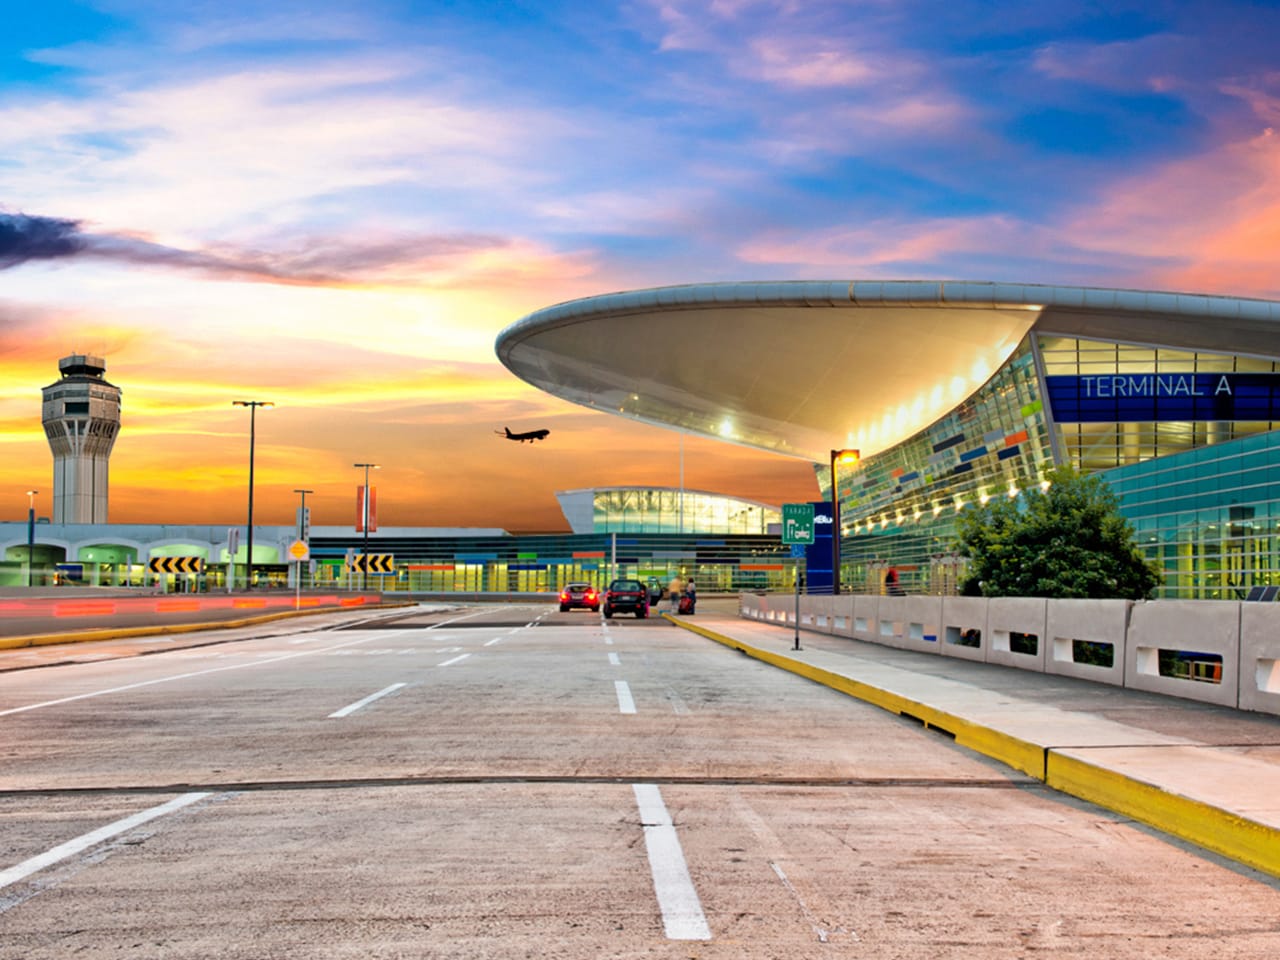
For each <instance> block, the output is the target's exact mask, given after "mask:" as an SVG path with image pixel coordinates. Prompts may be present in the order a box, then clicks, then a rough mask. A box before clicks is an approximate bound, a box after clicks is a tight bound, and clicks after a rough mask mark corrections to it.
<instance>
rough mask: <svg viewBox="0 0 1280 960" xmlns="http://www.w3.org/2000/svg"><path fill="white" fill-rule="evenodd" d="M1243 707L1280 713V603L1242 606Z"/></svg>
mask: <svg viewBox="0 0 1280 960" xmlns="http://www.w3.org/2000/svg"><path fill="white" fill-rule="evenodd" d="M1240 709H1242V710H1257V711H1259V712H1260V713H1274V714H1280V603H1242V604H1241V605H1240Z"/></svg>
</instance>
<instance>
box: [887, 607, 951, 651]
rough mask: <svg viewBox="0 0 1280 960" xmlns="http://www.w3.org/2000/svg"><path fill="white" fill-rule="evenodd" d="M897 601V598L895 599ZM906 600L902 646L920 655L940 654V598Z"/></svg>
mask: <svg viewBox="0 0 1280 960" xmlns="http://www.w3.org/2000/svg"><path fill="white" fill-rule="evenodd" d="M895 599H897V598H895ZM904 599H905V600H906V630H905V632H904V634H903V637H902V646H903V647H904V648H905V649H907V650H918V651H920V652H921V653H941V647H942V643H941V640H940V637H939V634H940V633H941V632H942V598H941V597H928V596H910V597H905V598H904Z"/></svg>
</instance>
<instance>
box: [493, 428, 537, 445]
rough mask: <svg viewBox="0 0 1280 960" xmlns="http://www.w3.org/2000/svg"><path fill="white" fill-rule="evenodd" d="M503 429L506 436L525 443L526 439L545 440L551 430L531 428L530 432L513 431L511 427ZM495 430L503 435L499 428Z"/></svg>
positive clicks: (499, 434)
mask: <svg viewBox="0 0 1280 960" xmlns="http://www.w3.org/2000/svg"><path fill="white" fill-rule="evenodd" d="M502 429H503V430H505V431H506V437H507V439H508V440H519V441H520V442H521V443H524V442H525V441H526V440H528V441H530V442H532V441H534V440H545V439H546V438H547V434H549V433H550V432H551V431H550V430H530V431H529V432H528V433H512V432H511V428H510V427H503V428H502ZM493 432H494V433H497V434H498V436H502V434H501V433H498V431H497V430H495V431H493Z"/></svg>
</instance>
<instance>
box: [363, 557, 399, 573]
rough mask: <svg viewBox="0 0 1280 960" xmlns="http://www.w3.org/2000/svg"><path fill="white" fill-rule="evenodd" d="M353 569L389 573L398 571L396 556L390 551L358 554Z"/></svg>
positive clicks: (364, 571)
mask: <svg viewBox="0 0 1280 960" xmlns="http://www.w3.org/2000/svg"><path fill="white" fill-rule="evenodd" d="M354 561H355V562H354V564H353V566H352V569H353V570H355V571H356V572H357V573H375V574H388V573H395V572H396V558H395V555H394V554H390V553H370V554H357V555H356V556H355V558H354Z"/></svg>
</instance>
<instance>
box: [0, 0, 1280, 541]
mask: <svg viewBox="0 0 1280 960" xmlns="http://www.w3.org/2000/svg"><path fill="white" fill-rule="evenodd" d="M0 6H2V8H3V14H4V27H3V29H0V520H3V519H11V520H19V519H25V517H26V509H27V497H26V493H25V491H26V490H28V489H31V488H36V489H39V490H41V491H42V493H41V494H40V496H38V497H37V499H36V505H37V512H38V513H39V514H40V515H47V514H48V512H49V502H50V501H49V496H48V495H49V493H50V491H51V487H52V458H51V455H50V453H49V448H48V444H47V442H46V441H45V438H44V434H43V431H42V429H41V426H40V388H41V387H44V386H47V385H48V384H50V383H52V382H53V381H55V380H56V379H57V377H58V372H57V361H58V358H59V357H61V356H65V355H67V354H70V353H74V352H80V353H94V354H99V355H102V356H104V357H105V358H106V361H107V378H108V379H109V380H110V381H111V382H112V383H115V384H116V385H118V386H119V387H121V388H122V389H123V391H124V396H123V427H122V430H121V435H120V438H119V440H118V441H117V442H116V446H115V452H114V454H113V456H112V460H111V515H110V518H111V520H112V521H113V522H118V523H128V522H132V523H166V522H167V523H179V522H198V523H211V524H214V523H216V524H233V523H237V522H241V523H242V522H243V517H244V514H245V506H246V504H245V500H246V482H247V473H248V433H249V414H248V412H247V411H246V410H245V409H244V408H240V407H233V406H232V401H233V400H239V399H258V400H269V401H274V402H275V403H276V406H275V407H273V408H269V409H264V410H261V411H259V413H258V417H257V477H256V481H257V482H256V497H255V520H257V522H259V523H264V524H271V523H280V524H284V523H291V522H292V520H293V510H294V508H295V507H296V506H297V503H298V497H297V495H296V494H294V493H293V492H292V491H293V490H294V489H295V488H310V489H313V490H315V491H316V492H315V493H314V494H312V495H310V496H309V497H308V503H309V505H311V506H312V507H313V523H316V524H345V523H348V522H350V521H351V520H352V519H353V515H354V512H355V509H354V504H355V495H354V487H355V485H356V484H357V483H358V482H360V480H361V479H362V476H363V474H362V472H361V471H358V470H356V469H354V468H353V467H352V464H353V463H356V462H366V461H368V462H378V463H381V464H383V465H384V469H382V470H381V471H379V472H378V474H377V475H376V484H377V487H378V502H379V515H380V522H381V524H382V525H384V526H482V527H504V528H506V529H508V530H512V531H536V530H563V529H567V525H566V523H565V522H564V520H563V517H562V515H561V514H560V510H559V507H558V504H557V503H556V501H555V496H554V495H555V492H556V491H558V490H566V489H576V488H582V487H591V486H607V485H615V484H654V485H671V486H674V485H677V484H678V483H679V470H680V456H679V449H680V443H679V439H678V436H677V435H676V434H675V433H672V432H670V431H666V430H662V429H659V428H656V427H647V426H644V425H639V424H635V423H631V422H627V421H623V420H621V419H617V418H613V417H610V416H607V415H604V414H599V413H594V412H591V411H588V410H586V409H584V408H579V407H576V406H573V405H571V404H568V403H566V402H564V401H560V400H556V399H553V398H551V397H549V396H547V395H545V394H542V393H540V392H538V391H536V390H534V389H533V388H532V387H529V386H527V385H525V384H524V383H523V382H521V381H519V380H517V379H516V378H515V377H513V376H512V375H511V374H509V373H508V372H507V371H506V370H505V369H504V368H503V367H502V366H501V365H500V364H499V363H498V362H497V360H496V358H495V355H494V338H495V336H496V335H497V333H498V332H499V331H500V330H501V329H502V328H503V327H505V326H507V325H508V324H510V323H512V322H514V321H516V320H518V319H519V318H520V317H522V316H524V315H525V314H527V313H529V312H531V311H533V310H537V309H539V308H542V307H545V306H549V305H551V304H554V303H557V302H560V301H563V300H568V299H573V298H575V297H582V296H590V295H595V294H603V293H608V292H612V291H617V290H626V289H632V288H636V287H648V286H661V285H667V284H677V283H691V282H706V281H722V280H757V279H759V280H766V279H797V280H799V279H803V280H825V279H845V280H853V279H916V278H923V279H966V280H995V281H1009V282H1033V283H1060V284H1083V285H1097V286H1121V287H1135V288H1142V289H1159V290H1179V291H1191V292H1204V293H1220V294H1228V295H1234V296H1257V297H1268V298H1280V136H1277V134H1276V132H1275V128H1276V127H1277V126H1280V57H1277V54H1276V50H1277V48H1278V46H1280V10H1277V9H1276V7H1275V6H1274V5H1270V4H1261V3H1258V4H1249V3H1238V2H1233V0H1214V2H1212V3H1209V2H1204V3H1200V2H1174V3H1160V2H1152V0H1143V2H1133V3H1126V2H1113V3H1108V4H1097V3H1094V2H1071V0H1064V2H1055V3H1052V4H1033V3H1025V4H991V3H989V2H974V0H946V2H940V0H931V2H910V0H868V2H847V3H821V2H797V0H783V2H740V0H718V2H703V3H694V2H684V0H654V2H649V0H629V2H624V3H613V2H609V0H598V2H591V3H586V2H556V0H529V2H502V3H478V2H477V3H457V2H452V3H444V2H442V3H428V2H413V0H361V2H359V3H349V2H325V0H305V2H301V0H299V2H294V0H273V2H270V3H262V2H261V0H253V2H246V0H192V2H179V3H173V2H172V0H163V2H162V0H99V2H69V0H43V2H41V3H38V4H33V3H24V4H19V3H16V2H13V0H5V2H3V3H2V4H0ZM634 347H635V349H647V350H650V351H651V352H652V354H653V358H654V363H655V364H659V363H662V361H663V357H664V356H665V355H669V354H670V353H671V352H672V351H674V350H677V349H679V345H678V344H671V343H660V342H656V341H653V340H652V339H649V340H646V339H645V337H644V332H643V331H637V337H636V343H635V345H634ZM706 362H707V363H708V364H715V363H732V362H734V359H733V349H732V344H726V345H725V353H724V356H722V357H707V358H706ZM872 362H873V361H872ZM503 426H510V427H511V428H512V429H513V430H531V429H535V428H539V427H545V428H549V429H550V430H551V431H552V433H551V436H550V437H549V438H548V439H547V440H546V441H545V442H542V443H539V444H536V445H530V444H516V443H509V442H507V441H505V440H502V439H500V438H499V437H497V436H495V435H494V432H493V431H494V430H500V429H501V428H502V427H503ZM684 450H685V457H684V479H685V483H686V485H687V486H689V487H691V488H698V489H709V490H716V491H721V492H724V493H729V494H733V495H737V496H742V497H746V498H748V499H755V500H763V501H766V502H772V503H781V502H784V501H791V500H802V499H809V498H811V497H813V496H815V495H816V493H817V487H816V484H815V482H814V475H813V470H812V468H811V466H810V465H809V464H807V463H804V462H800V461H795V460H787V459H784V458H779V457H776V456H772V455H769V454H764V453H757V452H753V451H750V450H746V449H743V448H739V447H733V446H729V445H725V444H723V443H719V442H715V441H711V440H702V439H697V438H689V439H687V440H686V442H685V445H684Z"/></svg>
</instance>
